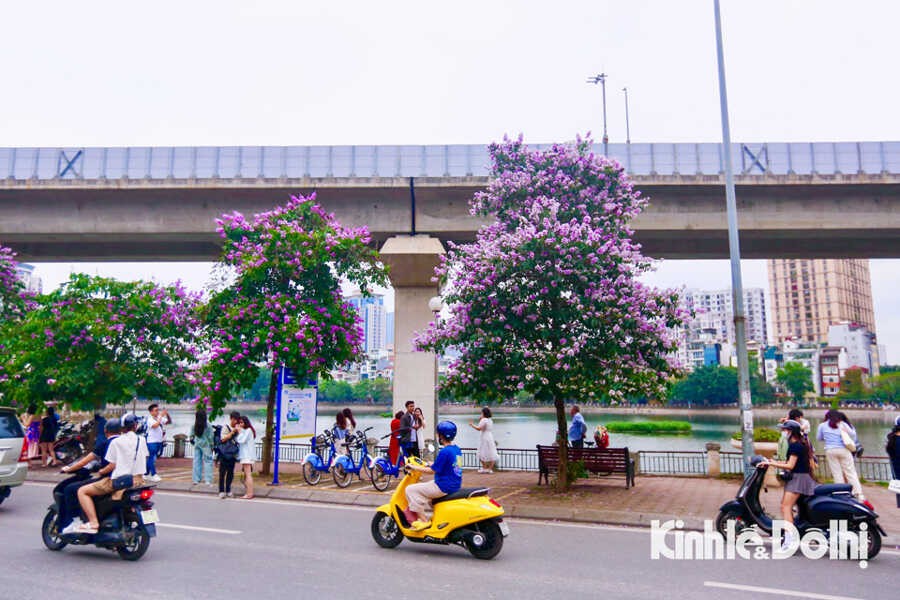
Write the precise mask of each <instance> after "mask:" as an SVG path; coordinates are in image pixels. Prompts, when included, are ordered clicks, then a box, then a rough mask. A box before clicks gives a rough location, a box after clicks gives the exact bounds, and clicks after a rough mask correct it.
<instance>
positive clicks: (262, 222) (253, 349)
mask: <svg viewBox="0 0 900 600" xmlns="http://www.w3.org/2000/svg"><path fill="white" fill-rule="evenodd" d="M217 230H218V232H219V234H220V235H221V236H222V238H223V239H224V248H223V251H222V258H221V261H220V266H221V267H222V268H224V269H225V270H227V271H228V273H229V275H230V277H229V279H230V282H229V284H228V285H226V286H224V287H223V288H222V289H220V290H218V291H216V292H215V293H214V294H212V296H211V298H210V300H209V302H208V304H207V307H206V311H205V319H204V321H205V323H206V338H207V340H208V350H207V352H206V353H205V355H204V356H203V357H202V367H201V368H200V369H199V370H198V371H197V373H196V374H195V377H196V379H195V381H196V383H197V384H198V386H199V389H200V399H201V401H204V402H207V403H208V404H209V405H211V406H212V407H213V411H214V412H218V411H220V410H221V409H222V407H223V406H224V405H225V402H227V401H228V400H229V399H230V398H231V397H232V395H233V393H234V392H236V391H238V390H240V389H242V388H247V387H250V385H252V383H253V382H254V381H255V380H256V378H257V377H258V374H259V368H260V366H261V365H263V364H268V365H269V366H271V367H278V366H280V365H286V366H288V367H290V368H291V369H293V370H294V371H295V373H296V374H297V375H298V376H299V377H315V376H316V375H317V374H318V373H322V372H327V371H329V370H330V369H332V368H334V367H335V366H337V365H340V364H342V363H344V362H347V361H351V360H353V359H354V358H356V357H357V356H358V355H359V353H360V352H361V343H362V329H361V327H360V323H359V317H358V315H357V314H356V311H355V310H354V309H353V307H352V306H350V305H349V304H348V303H346V302H344V300H343V297H342V294H341V285H340V284H341V280H342V279H343V280H346V281H348V282H350V283H351V284H353V285H356V286H357V287H359V288H360V290H361V291H362V292H363V293H364V294H366V293H368V292H369V290H370V289H371V287H372V286H373V285H386V284H387V271H386V268H385V267H384V266H383V265H381V264H380V263H379V262H378V261H377V253H376V252H375V250H374V249H372V248H371V247H370V246H369V245H368V244H369V242H370V237H369V233H368V231H367V230H366V229H365V228H356V229H354V228H347V227H344V226H342V225H341V224H340V223H339V222H338V221H337V220H336V219H335V218H334V215H332V214H329V213H327V212H326V211H325V210H324V209H323V208H322V207H321V206H319V205H318V204H316V203H315V194H313V195H311V196H309V197H303V196H293V197H291V199H290V201H289V202H288V203H287V204H286V205H284V206H280V207H277V208H275V209H273V210H271V211H269V212H265V213H262V214H257V215H255V216H254V217H253V218H252V219H249V220H248V219H246V218H245V217H244V216H243V215H241V214H239V213H234V214H230V215H224V216H223V217H222V218H221V219H219V220H217Z"/></svg>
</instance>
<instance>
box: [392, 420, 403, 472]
mask: <svg viewBox="0 0 900 600" xmlns="http://www.w3.org/2000/svg"><path fill="white" fill-rule="evenodd" d="M402 418H403V411H402V410H398V411H397V414H395V415H394V418H393V419H391V425H390V427H391V439H390V441H389V442H388V458H390V460H391V464H392V465H396V464H397V457H399V456H400V437H401V434H400V420H401V419H402Z"/></svg>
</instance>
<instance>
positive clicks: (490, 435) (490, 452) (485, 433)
mask: <svg viewBox="0 0 900 600" xmlns="http://www.w3.org/2000/svg"><path fill="white" fill-rule="evenodd" d="M469 427H471V428H472V429H477V430H478V431H480V432H481V439H480V440H479V442H478V460H479V461H481V468H480V469H478V472H479V473H493V472H494V463H495V462H497V459H498V458H500V457H499V455H498V454H497V442H495V441H494V420H493V419H492V418H491V409H489V408H488V407H487V406H485V407H484V408H482V409H481V420H480V421H478V425H476V424H475V423H474V422H470V423H469Z"/></svg>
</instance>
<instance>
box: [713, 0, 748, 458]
mask: <svg viewBox="0 0 900 600" xmlns="http://www.w3.org/2000/svg"><path fill="white" fill-rule="evenodd" d="M713 8H714V11H715V15H716V58H717V59H718V63H719V107H720V110H721V113H722V152H723V158H724V160H725V206H726V210H727V212H728V254H729V256H730V257H731V304H732V306H734V343H735V345H736V346H737V363H738V365H737V366H738V394H739V401H740V405H741V429H742V430H743V431H742V434H741V454H742V455H743V459H744V473H745V474H749V473H750V471H751V469H752V468H753V467H751V466H750V457H751V456H753V403H752V401H751V398H750V368H749V364H748V361H747V336H746V333H745V331H744V324H745V319H744V286H743V282H742V280H741V245H740V238H739V237H738V223H737V202H736V200H735V195H734V173H732V165H731V128H730V126H729V124H728V93H727V91H726V86H725V52H724V51H723V49H722V15H721V12H720V10H719V0H713Z"/></svg>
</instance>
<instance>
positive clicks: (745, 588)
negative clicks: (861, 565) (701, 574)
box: [703, 581, 862, 600]
mask: <svg viewBox="0 0 900 600" xmlns="http://www.w3.org/2000/svg"><path fill="white" fill-rule="evenodd" d="M703 585H704V586H706V587H714V588H723V589H726V590H737V591H740V592H753V593H755V594H778V595H779V596H794V597H797V598H815V599H816V600H862V599H861V598H856V597H853V596H831V595H829V594H816V593H813V592H798V591H794V590H786V589H784V588H768V587H759V586H755V585H739V584H737V583H723V582H721V581H704V582H703Z"/></svg>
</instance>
